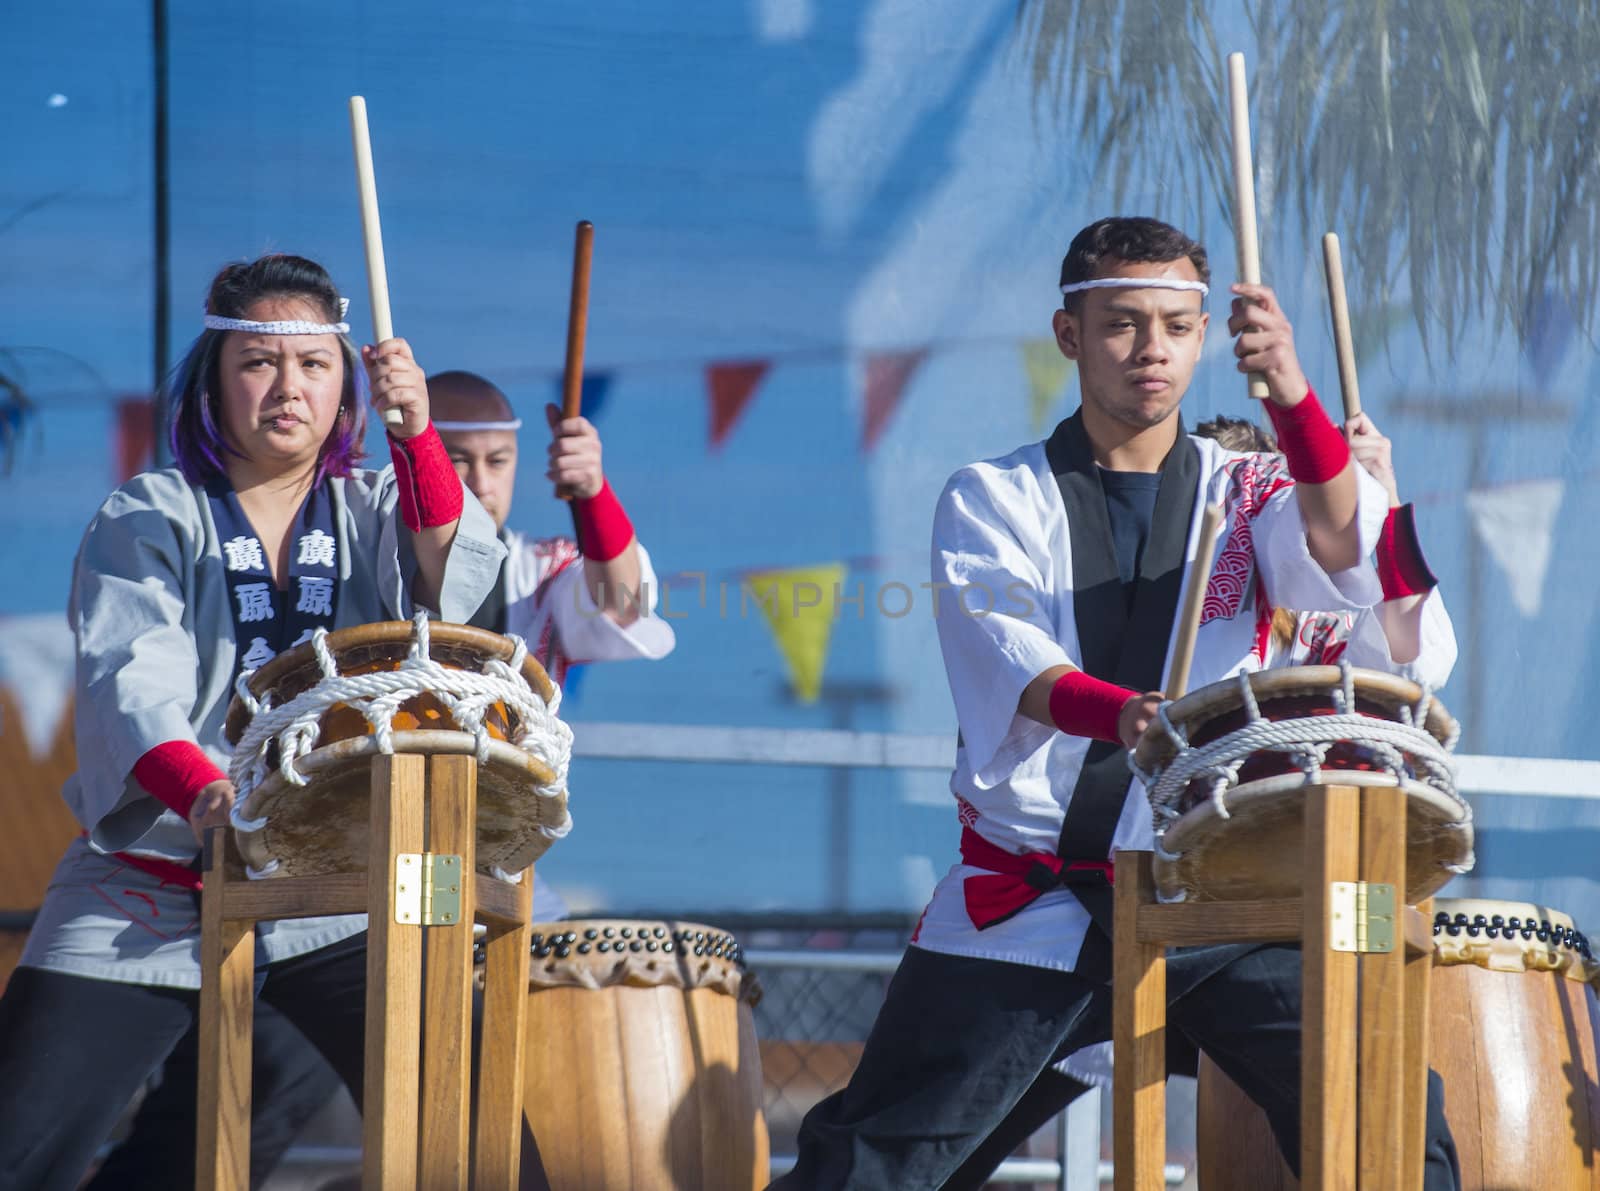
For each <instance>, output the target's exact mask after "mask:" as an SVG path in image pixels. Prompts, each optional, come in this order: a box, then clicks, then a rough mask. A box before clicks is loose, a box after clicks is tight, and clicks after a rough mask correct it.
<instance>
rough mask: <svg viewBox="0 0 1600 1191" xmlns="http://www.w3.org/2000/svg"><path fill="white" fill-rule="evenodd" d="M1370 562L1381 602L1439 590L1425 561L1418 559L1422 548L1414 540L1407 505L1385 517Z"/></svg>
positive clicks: (1411, 511) (1414, 526)
mask: <svg viewBox="0 0 1600 1191" xmlns="http://www.w3.org/2000/svg"><path fill="white" fill-rule="evenodd" d="M1374 561H1375V562H1376V564H1377V568H1378V582H1379V584H1381V585H1382V587H1383V598H1384V599H1385V600H1399V599H1404V598H1405V597H1406V596H1414V595H1427V594H1428V593H1429V592H1430V591H1432V590H1433V589H1434V588H1435V587H1438V586H1439V580H1438V579H1437V578H1436V577H1435V576H1434V573H1433V571H1432V570H1431V569H1429V567H1428V560H1427V559H1426V558H1424V557H1423V556H1422V544H1421V543H1420V542H1419V541H1418V540H1417V521H1416V516H1415V510H1414V509H1413V507H1412V506H1411V505H1401V506H1400V507H1399V508H1397V509H1390V510H1389V516H1388V517H1386V518H1385V519H1384V522H1383V532H1382V533H1380V534H1379V535H1378V549H1377V552H1376V555H1375V559H1374Z"/></svg>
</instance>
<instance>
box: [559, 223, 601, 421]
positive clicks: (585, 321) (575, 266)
mask: <svg viewBox="0 0 1600 1191" xmlns="http://www.w3.org/2000/svg"><path fill="white" fill-rule="evenodd" d="M593 259H594V224H592V223H590V222H589V221H588V220H587V219H585V220H583V221H581V222H580V223H579V224H578V230H577V235H576V237H575V238H574V240H573V245H572V300H571V302H570V303H569V304H568V306H567V366H566V372H565V373H564V374H563V375H562V381H561V416H562V417H563V418H576V417H578V416H579V415H580V414H582V413H583V344H584V339H585V337H586V336H587V335H588V333H589V264H590V262H591V261H592V260H593Z"/></svg>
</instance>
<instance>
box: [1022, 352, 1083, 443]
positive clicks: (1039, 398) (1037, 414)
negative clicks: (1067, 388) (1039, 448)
mask: <svg viewBox="0 0 1600 1191" xmlns="http://www.w3.org/2000/svg"><path fill="white" fill-rule="evenodd" d="M1022 366H1023V368H1024V369H1025V370H1026V371H1027V373H1028V421H1029V424H1030V425H1031V426H1032V427H1033V433H1035V434H1043V433H1044V430H1045V427H1046V425H1047V424H1048V423H1049V421H1050V407H1051V406H1052V405H1054V404H1055V403H1056V400H1057V398H1059V397H1060V396H1061V389H1062V387H1063V386H1064V385H1065V384H1066V383H1067V375H1068V373H1070V372H1071V371H1072V361H1071V360H1069V359H1067V357H1066V356H1064V355H1062V354H1061V349H1060V348H1059V347H1057V346H1056V341H1055V340H1054V339H1053V338H1046V339H1024V340H1023V341H1022Z"/></svg>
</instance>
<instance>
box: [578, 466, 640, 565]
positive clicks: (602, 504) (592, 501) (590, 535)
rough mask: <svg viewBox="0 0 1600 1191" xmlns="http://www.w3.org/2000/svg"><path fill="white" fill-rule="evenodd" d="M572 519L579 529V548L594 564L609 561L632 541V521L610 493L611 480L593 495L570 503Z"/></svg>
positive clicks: (612, 493) (619, 502) (604, 483)
mask: <svg viewBox="0 0 1600 1191" xmlns="http://www.w3.org/2000/svg"><path fill="white" fill-rule="evenodd" d="M572 520H573V524H574V525H576V526H577V529H578V549H580V550H582V551H583V556H584V557H585V558H588V559H593V560H594V561H595V562H610V561H611V560H612V559H613V558H615V557H616V556H617V555H619V554H621V553H622V552H623V551H624V550H626V549H627V548H628V543H629V542H631V541H633V522H631V521H629V520H628V514H627V512H626V511H624V509H623V507H622V502H621V501H619V500H618V499H617V494H616V493H615V492H613V491H611V481H610V480H606V481H604V482H603V483H602V484H601V485H600V491H598V492H596V493H595V494H594V495H593V496H591V497H588V498H587V499H585V498H583V497H579V498H578V499H577V500H574V501H573V502H572Z"/></svg>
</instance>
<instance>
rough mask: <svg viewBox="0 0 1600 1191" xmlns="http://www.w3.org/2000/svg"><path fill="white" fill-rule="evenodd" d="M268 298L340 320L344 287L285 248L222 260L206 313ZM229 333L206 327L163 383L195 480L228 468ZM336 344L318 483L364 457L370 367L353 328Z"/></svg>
mask: <svg viewBox="0 0 1600 1191" xmlns="http://www.w3.org/2000/svg"><path fill="white" fill-rule="evenodd" d="M263 298H297V299H299V300H300V301H302V302H305V303H307V304H308V305H310V306H311V308H312V309H313V310H315V311H316V312H317V314H318V315H319V316H320V317H321V318H322V319H323V320H324V321H325V322H329V323H337V322H339V321H341V316H340V312H339V291H338V289H337V288H336V287H335V286H334V284H333V278H331V277H329V276H328V271H327V270H326V269H324V268H323V267H322V266H321V265H319V264H317V262H316V261H311V260H307V259H306V258H305V257H303V256H290V255H288V254H287V253H274V254H272V255H270V256H263V257H258V258H257V259H256V260H253V261H249V262H244V261H239V262H236V263H234V264H231V265H224V266H223V267H222V270H221V271H220V272H219V273H218V274H217V275H216V277H214V278H212V281H211V289H210V292H209V293H207V295H206V313H207V314H218V315H221V316H223V317H224V318H244V317H245V313H246V311H248V310H249V309H250V307H252V306H254V305H255V304H256V303H257V302H259V301H261V300H262V299H263ZM229 334H232V332H229V331H217V330H211V329H209V328H208V329H207V330H204V331H202V332H201V333H200V337H199V338H198V339H196V340H195V341H194V343H193V344H191V345H190V347H189V350H188V352H186V353H185V354H184V357H183V360H182V361H181V362H180V363H179V364H178V367H177V368H176V369H175V370H174V372H173V374H172V377H171V379H170V380H169V381H168V383H167V386H166V394H165V396H166V401H167V403H168V404H167V408H168V409H169V410H170V411H171V412H170V417H171V419H172V423H171V424H172V429H171V431H170V436H169V437H170V440H171V446H172V456H173V459H174V460H175V461H176V462H177V464H178V467H179V469H180V470H181V471H182V472H183V475H184V478H185V479H187V480H188V481H189V482H190V483H191V484H204V483H207V482H209V481H211V480H213V479H218V478H220V477H221V476H222V475H223V474H224V472H225V470H226V469H225V468H224V466H223V456H224V455H226V454H232V453H233V448H232V447H230V446H228V444H227V443H226V442H225V441H224V440H223V437H222V428H221V423H220V420H219V418H218V416H217V402H218V399H219V395H220V384H219V382H220V377H221V372H220V369H221V355H222V341H223V336H225V335H229ZM339 349H340V352H341V354H342V355H343V356H344V390H343V392H342V393H341V394H340V396H339V415H338V418H337V420H336V421H335V422H334V424H333V429H332V430H330V431H329V432H328V437H327V438H326V439H325V440H324V441H323V444H322V451H321V455H320V457H319V459H318V463H317V482H318V483H321V482H322V479H323V477H325V476H348V475H349V474H350V473H351V471H353V470H354V469H355V467H356V465H357V464H359V463H360V462H361V460H362V458H363V451H362V446H361V440H362V439H363V438H364V437H366V432H367V413H366V407H365V405H364V404H363V403H362V401H361V390H360V387H359V386H360V382H361V380H362V378H363V377H364V376H365V373H364V372H363V371H362V368H361V361H360V358H359V357H358V356H357V355H356V349H355V347H354V346H353V345H352V344H351V342H350V337H349V336H348V335H340V336H339Z"/></svg>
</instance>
